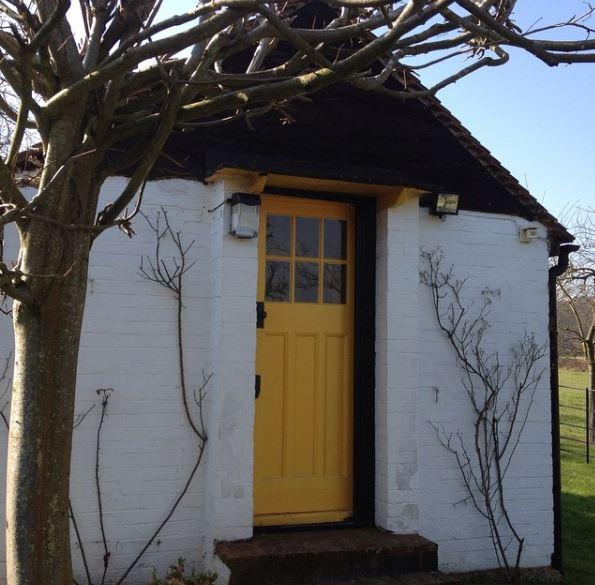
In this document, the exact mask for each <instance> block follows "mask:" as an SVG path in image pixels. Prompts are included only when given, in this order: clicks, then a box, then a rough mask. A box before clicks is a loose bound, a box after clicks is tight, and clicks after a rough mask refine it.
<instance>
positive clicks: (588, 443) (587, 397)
mask: <svg viewBox="0 0 595 585" xmlns="http://www.w3.org/2000/svg"><path fill="white" fill-rule="evenodd" d="M590 395H591V388H585V446H586V456H587V464H589V463H590V461H589V459H590V451H591V430H590V428H589V421H590V418H591V417H590V416H589V415H590V412H589V411H590V408H589V404H590V400H591V396H590Z"/></svg>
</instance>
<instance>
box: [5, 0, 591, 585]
mask: <svg viewBox="0 0 595 585" xmlns="http://www.w3.org/2000/svg"><path fill="white" fill-rule="evenodd" d="M70 4H71V3H70V1H69V0H30V1H27V2H25V1H24V0H3V1H1V2H0V14H1V15H2V20H1V22H0V74H1V75H2V78H3V79H4V80H5V82H6V83H7V84H8V85H9V86H10V89H11V91H12V93H13V94H14V95H15V99H16V101H15V102H14V105H13V103H11V102H10V101H7V100H4V101H2V100H0V110H1V111H2V112H3V113H4V115H5V116H7V118H8V119H10V120H11V121H12V123H14V127H13V131H12V134H11V140H10V143H9V144H8V146H7V148H6V154H5V155H4V156H3V157H2V158H1V159H0V213H1V216H0V227H1V226H2V225H5V224H7V223H10V222H13V223H14V224H15V225H16V227H17V229H18V233H19V238H20V253H19V257H18V261H17V263H16V265H15V266H12V267H11V266H9V265H7V264H6V263H4V264H0V290H1V291H2V293H3V294H5V295H8V296H9V297H11V298H12V299H13V300H14V309H13V315H12V318H13V320H14V330H15V338H16V343H15V364H16V367H15V370H14V381H13V396H12V408H11V415H10V416H11V421H12V424H11V425H10V434H9V455H8V483H7V539H6V542H7V573H8V582H9V584H10V585H16V584H18V585H26V584H27V585H34V584H35V585H37V584H38V583H43V582H51V583H53V584H55V585H71V583H72V569H71V561H70V541H69V530H68V484H69V470H70V451H71V441H72V419H73V414H74V395H75V381H76V371H77V358H78V348H79V339H80V331H81V323H82V316H83V310H84V306H85V294H86V283H87V268H88V263H89V254H90V250H91V247H92V243H93V240H94V239H95V238H96V237H98V236H99V234H100V233H101V232H102V231H103V230H105V229H107V228H109V227H112V226H119V227H121V228H122V229H124V230H127V231H128V233H129V234H130V233H131V232H130V231H129V226H130V222H131V220H132V218H133V217H134V215H135V214H136V212H137V211H138V208H139V205H140V200H141V196H140V193H141V192H142V189H141V188H142V186H143V184H144V183H145V181H146V180H147V176H148V174H149V172H150V171H151V169H152V167H153V165H154V164H155V162H156V160H157V159H158V157H159V156H160V153H161V152H162V149H163V147H164V144H165V141H166V139H167V138H168V136H169V135H170V133H171V132H172V131H173V130H176V129H184V130H185V131H196V132H200V129H201V128H202V127H203V125H212V124H219V123H225V122H226V121H229V120H233V119H236V118H238V117H250V116H255V115H259V114H261V113H263V112H274V111H276V110H278V111H279V112H281V113H282V112H283V107H284V105H285V104H287V102H288V101H290V100H295V99H298V98H302V97H303V96H305V95H307V94H311V93H313V92H315V91H317V90H320V89H322V88H325V87H328V86H329V85H331V84H333V83H336V82H339V81H341V82H343V83H350V84H353V85H354V86H356V87H358V88H361V89H364V90H371V91H377V92H381V93H383V94H387V95H389V96H393V97H396V98H416V97H420V96H422V95H427V94H432V93H434V92H436V91H438V90H439V89H441V88H443V87H445V86H447V85H449V84H451V83H454V82H455V81H457V80H459V79H461V78H463V77H465V76H466V75H469V74H471V73H473V72H475V71H477V70H479V69H481V68H483V67H494V66H500V65H503V64H504V63H506V62H507V60H508V51H509V48H510V47H516V48H519V49H522V50H524V51H527V52H528V53H530V54H532V55H534V56H535V57H536V58H537V59H539V60H541V61H543V62H544V63H546V64H547V65H550V66H555V65H558V64H562V63H587V62H595V40H592V39H590V38H589V35H590V34H591V33H592V32H593V31H592V29H591V28H590V27H589V26H588V19H589V17H590V16H591V14H592V12H593V9H592V8H590V7H588V6H587V8H586V10H585V13H584V14H582V15H576V16H572V17H570V18H569V19H568V20H567V21H566V22H552V23H544V24H543V26H539V27H532V28H530V29H522V28H520V27H519V26H518V25H517V24H516V23H515V22H514V13H513V10H514V8H515V5H517V4H518V2H517V1H516V0H396V1H392V2H390V1H386V0H321V4H326V5H327V6H328V7H329V8H330V9H332V10H333V14H334V18H332V19H331V21H330V22H328V24H324V25H320V26H319V27H318V28H316V27H314V28H306V29H300V28H298V27H297V26H292V22H293V18H294V14H295V11H296V9H297V8H298V7H299V6H300V5H301V4H300V2H295V1H287V0H281V1H278V0H266V1H265V0H210V1H208V2H207V1H205V2H200V3H199V4H198V5H196V7H195V8H193V9H191V10H188V11H187V12H185V13H183V14H179V15H176V16H172V17H169V18H160V16H159V12H160V8H161V6H162V4H163V2H162V1H161V0H119V1H117V0H79V2H78V3H77V4H76V7H73V8H71V6H70ZM74 10H80V13H81V16H82V22H83V29H84V31H83V33H82V35H81V39H80V42H77V40H76V35H75V32H76V31H74V30H73V25H72V20H71V16H72V11H74ZM561 30H565V31H567V33H568V34H567V35H566V38H565V39H563V40H560V31H561ZM552 31H554V32H555V34H553V33H552ZM554 37H555V38H554ZM281 45H282V46H283V50H278V49H279V47H280V46H281ZM186 49H188V51H186ZM273 54H274V57H275V58H274V59H273V58H272V57H271V56H272V55H273ZM240 55H241V56H242V58H241V59H237V58H236V57H237V56H240ZM461 56H462V57H468V60H467V61H465V63H464V66H462V67H460V60H457V57H461ZM445 61H446V62H451V63H452V64H453V68H452V72H451V73H450V74H449V75H447V76H446V77H445V78H444V79H443V80H442V81H441V82H439V83H437V84H436V85H435V86H434V87H432V88H430V89H427V90H425V89H420V88H419V86H416V85H415V84H414V85H407V84H405V85H404V89H401V90H398V89H395V85H394V84H392V85H391V86H390V87H389V86H388V85H387V81H388V80H389V78H391V76H393V74H396V73H398V74H399V76H400V77H401V78H402V77H403V75H407V74H406V73H404V72H405V71H407V70H406V69H405V68H404V67H405V66H406V65H410V66H411V68H413V69H414V70H415V69H416V68H420V67H427V66H430V65H432V64H434V63H436V62H445ZM238 63H247V65H245V66H244V67H243V69H241V70H239V69H238ZM141 64H142V67H141ZM29 127H34V128H35V129H36V131H37V132H38V134H39V137H40V141H41V146H42V150H43V162H42V164H41V166H40V169H39V173H38V176H37V192H36V194H35V195H34V196H33V197H32V198H30V199H27V198H26V197H25V196H24V195H23V194H22V192H21V189H20V183H19V177H18V176H15V168H17V167H18V165H17V163H18V161H19V152H20V150H21V148H22V145H23V140H24V137H25V134H26V130H27V128H29ZM125 168H132V169H134V171H133V172H132V175H131V177H130V179H129V181H128V183H127V185H126V187H125V188H124V189H123V190H122V192H121V193H120V194H119V195H118V196H117V197H116V198H115V200H114V201H113V202H112V203H111V204H109V205H108V206H107V207H105V208H104V209H101V210H99V209H98V208H97V206H98V195H99V191H100V189H101V186H102V184H103V183H104V181H105V179H106V178H107V177H108V176H110V175H114V174H118V173H120V172H121V171H122V169H125ZM135 198H136V203H134V200H135ZM129 206H133V209H134V210H133V211H132V212H131V213H130V214H128V213H127V211H126V210H127V208H128V207H129ZM50 494H51V496H50Z"/></svg>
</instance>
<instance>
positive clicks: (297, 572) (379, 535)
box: [215, 528, 438, 585]
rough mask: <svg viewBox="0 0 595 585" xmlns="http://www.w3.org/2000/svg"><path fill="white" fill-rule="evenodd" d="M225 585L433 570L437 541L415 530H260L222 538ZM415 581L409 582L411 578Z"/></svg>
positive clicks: (287, 584)
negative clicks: (227, 577) (235, 539)
mask: <svg viewBox="0 0 595 585" xmlns="http://www.w3.org/2000/svg"><path fill="white" fill-rule="evenodd" d="M215 552H216V554H217V556H218V557H219V558H220V559H221V560H222V561H223V563H225V564H226V565H227V567H228V568H229V570H230V572H231V577H230V581H229V585H305V584H308V583H312V584H314V583H322V582H324V581H325V580H326V581H331V582H332V581H333V580H334V581H335V582H339V581H341V580H343V581H344V582H345V581H347V582H349V580H350V579H351V580H353V579H357V578H363V577H374V576H377V577H378V576H387V577H395V576H397V575H403V574H406V573H420V572H421V573H423V572H430V571H435V570H436V568H437V563H438V546H437V545H436V544H435V543H433V542H431V541H429V540H428V539H426V538H423V537H422V536H419V535H417V534H389V533H386V532H382V531H380V530H376V529H373V528H350V529H340V530H311V531H300V532H287V533H273V534H259V535H256V536H255V537H254V538H252V539H250V540H249V541H244V542H222V543H219V544H218V545H217V547H216V549H215ZM412 585H413V583H412Z"/></svg>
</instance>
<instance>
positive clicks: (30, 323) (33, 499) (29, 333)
mask: <svg viewBox="0 0 595 585" xmlns="http://www.w3.org/2000/svg"><path fill="white" fill-rule="evenodd" d="M81 251H82V250H81ZM81 260H82V261H80V262H79V266H78V267H77V268H76V271H74V270H73V273H72V274H71V275H69V276H68V278H66V279H64V281H63V282H58V281H56V282H55V284H54V285H53V286H52V287H51V291H50V293H49V295H48V299H47V302H44V304H43V305H42V306H41V307H34V306H30V305H25V304H22V303H16V304H15V308H14V317H13V318H14V330H15V372H14V382H13V394H12V407H11V414H10V434H9V442H8V475H7V480H8V481H7V494H6V505H7V509H6V520H7V526H6V547H7V555H6V557H7V558H6V560H7V576H8V583H9V585H44V584H48V585H49V584H52V585H72V582H73V579H72V567H71V553H70V529H69V519H68V497H69V495H68V490H69V481H70V453H71V444H72V425H73V417H74V397H75V388H76V371H77V359H78V349H79V339H80V330H81V323H82V317H83V307H84V299H85V291H86V280H87V262H86V259H84V260H83V259H82V258H81Z"/></svg>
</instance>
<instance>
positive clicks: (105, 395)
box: [95, 388, 113, 585]
mask: <svg viewBox="0 0 595 585" xmlns="http://www.w3.org/2000/svg"><path fill="white" fill-rule="evenodd" d="M112 392H113V389H112V388H100V389H99V390H97V394H99V395H102V398H101V415H100V417H99V425H98V426H97V440H96V443H95V488H96V491H97V509H98V514H99V528H100V530H101V541H102V543H103V575H102V576H101V585H103V584H104V583H105V576H106V574H107V570H108V568H109V560H110V556H111V553H110V551H109V549H108V546H107V537H106V535H105V525H104V521H103V502H102V499H101V484H100V480H99V452H100V447H101V429H102V427H103V421H104V419H105V414H106V412H107V406H108V403H109V398H110V396H111V394H112Z"/></svg>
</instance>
